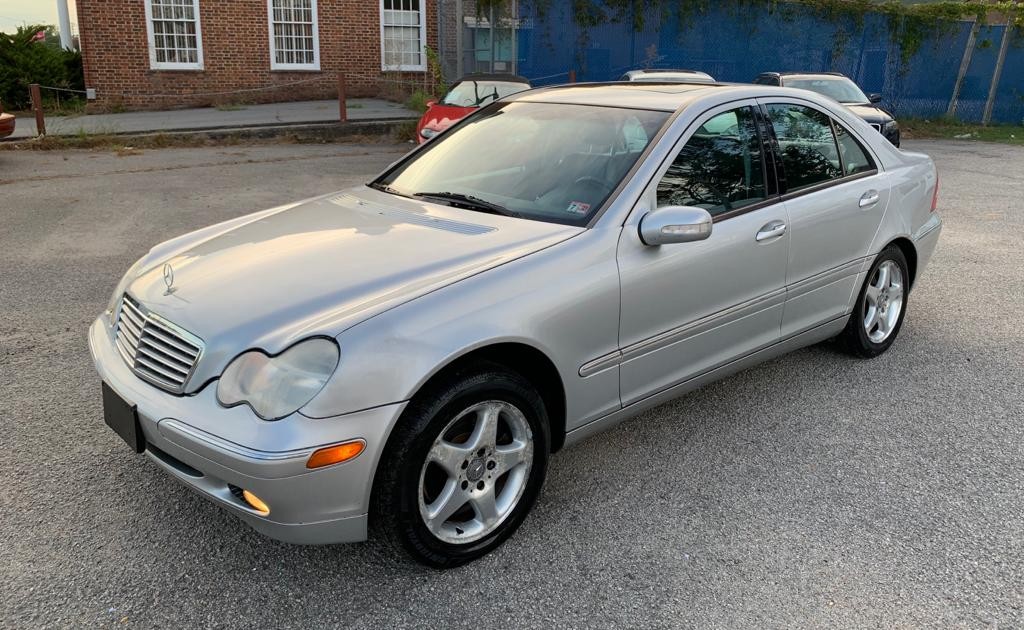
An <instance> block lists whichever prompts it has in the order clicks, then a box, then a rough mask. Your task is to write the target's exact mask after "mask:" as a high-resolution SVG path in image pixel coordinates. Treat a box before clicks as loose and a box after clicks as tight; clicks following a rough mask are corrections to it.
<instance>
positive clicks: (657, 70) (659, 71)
mask: <svg viewBox="0 0 1024 630" xmlns="http://www.w3.org/2000/svg"><path fill="white" fill-rule="evenodd" d="M626 74H627V75H629V76H634V75H637V74H702V75H704V76H706V77H709V76H711V75H710V74H708V73H707V72H701V71H700V70H684V69H682V68H640V69H639V70H630V71H628V72H626Z"/></svg>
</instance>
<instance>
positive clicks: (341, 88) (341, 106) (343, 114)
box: [338, 72, 348, 122]
mask: <svg viewBox="0 0 1024 630" xmlns="http://www.w3.org/2000/svg"><path fill="white" fill-rule="evenodd" d="M346 96H347V95H346V90H345V75H344V74H341V73H340V72H339V73H338V119H339V120H340V121H341V122H348V104H347V103H346V102H345V98H346Z"/></svg>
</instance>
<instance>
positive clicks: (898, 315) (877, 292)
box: [839, 245, 910, 358]
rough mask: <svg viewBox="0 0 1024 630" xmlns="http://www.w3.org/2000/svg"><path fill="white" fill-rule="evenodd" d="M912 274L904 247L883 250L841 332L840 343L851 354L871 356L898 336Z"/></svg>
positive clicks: (882, 350) (881, 350) (890, 247)
mask: <svg viewBox="0 0 1024 630" xmlns="http://www.w3.org/2000/svg"><path fill="white" fill-rule="evenodd" d="M909 281H910V274H909V272H908V270H907V259H906V257H905V256H904V255H903V251H902V250H901V249H900V248H899V247H896V246H895V245H890V246H889V247H887V248H885V249H884V250H882V253H880V254H879V255H878V258H876V259H875V262H874V264H873V265H871V269H870V271H868V276H867V279H866V280H865V281H864V286H863V287H861V290H860V294H859V295H858V296H857V303H856V306H855V307H854V309H853V314H852V315H851V316H850V321H849V322H848V323H847V324H846V329H845V330H843V332H842V334H840V336H839V343H840V345H841V346H843V348H844V349H845V350H847V351H848V352H850V353H851V354H854V355H857V356H860V357H864V358H871V357H876V356H878V355H880V354H882V353H883V352H885V351H886V350H888V349H889V346H891V345H892V344H893V342H894V341H895V340H896V336H897V335H898V334H899V332H900V328H901V327H902V326H903V317H904V316H905V315H906V313H907V288H908V287H909Z"/></svg>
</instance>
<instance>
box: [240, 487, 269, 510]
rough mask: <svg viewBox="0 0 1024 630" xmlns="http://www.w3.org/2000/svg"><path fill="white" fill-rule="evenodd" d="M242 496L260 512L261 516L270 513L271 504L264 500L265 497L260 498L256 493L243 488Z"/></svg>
mask: <svg viewBox="0 0 1024 630" xmlns="http://www.w3.org/2000/svg"><path fill="white" fill-rule="evenodd" d="M242 498H243V499H245V502H246V503H248V504H249V506H250V507H251V508H252V509H254V510H256V511H257V512H259V513H260V515H261V516H266V515H268V514H270V506H269V505H267V504H266V503H264V502H263V499H261V498H259V497H258V496H256V495H255V494H253V493H251V492H249V491H248V490H242Z"/></svg>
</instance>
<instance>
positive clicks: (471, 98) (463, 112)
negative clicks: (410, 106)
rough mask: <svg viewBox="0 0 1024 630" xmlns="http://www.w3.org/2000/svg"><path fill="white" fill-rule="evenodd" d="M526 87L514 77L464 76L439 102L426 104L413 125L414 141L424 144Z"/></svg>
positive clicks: (512, 75)
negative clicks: (420, 116) (483, 108)
mask: <svg viewBox="0 0 1024 630" xmlns="http://www.w3.org/2000/svg"><path fill="white" fill-rule="evenodd" d="M530 87H531V86H530V81H529V80H528V79H524V78H523V77H518V76H516V75H514V74H467V75H466V76H464V77H462V78H461V79H459V80H458V81H457V82H456V83H455V85H453V86H452V89H451V90H449V91H448V94H445V97H444V98H443V99H441V102H440V103H438V102H437V101H427V111H426V113H425V114H423V118H420V122H419V124H418V125H416V139H417V140H418V141H419V142H421V143H422V142H426V141H427V140H430V139H431V138H433V137H434V136H436V135H437V134H439V133H441V132H442V131H444V130H445V129H447V128H448V127H451V126H452V125H454V124H455V123H457V122H458V121H460V120H462V119H463V118H465V117H466V116H469V115H470V114H472V113H473V112H475V111H476V110H478V109H480V108H481V107H483V106H484V105H488V104H490V103H493V102H494V101H496V100H498V99H499V98H504V97H506V96H508V95H510V94H515V93H516V92H522V91H523V90H529V89H530Z"/></svg>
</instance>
